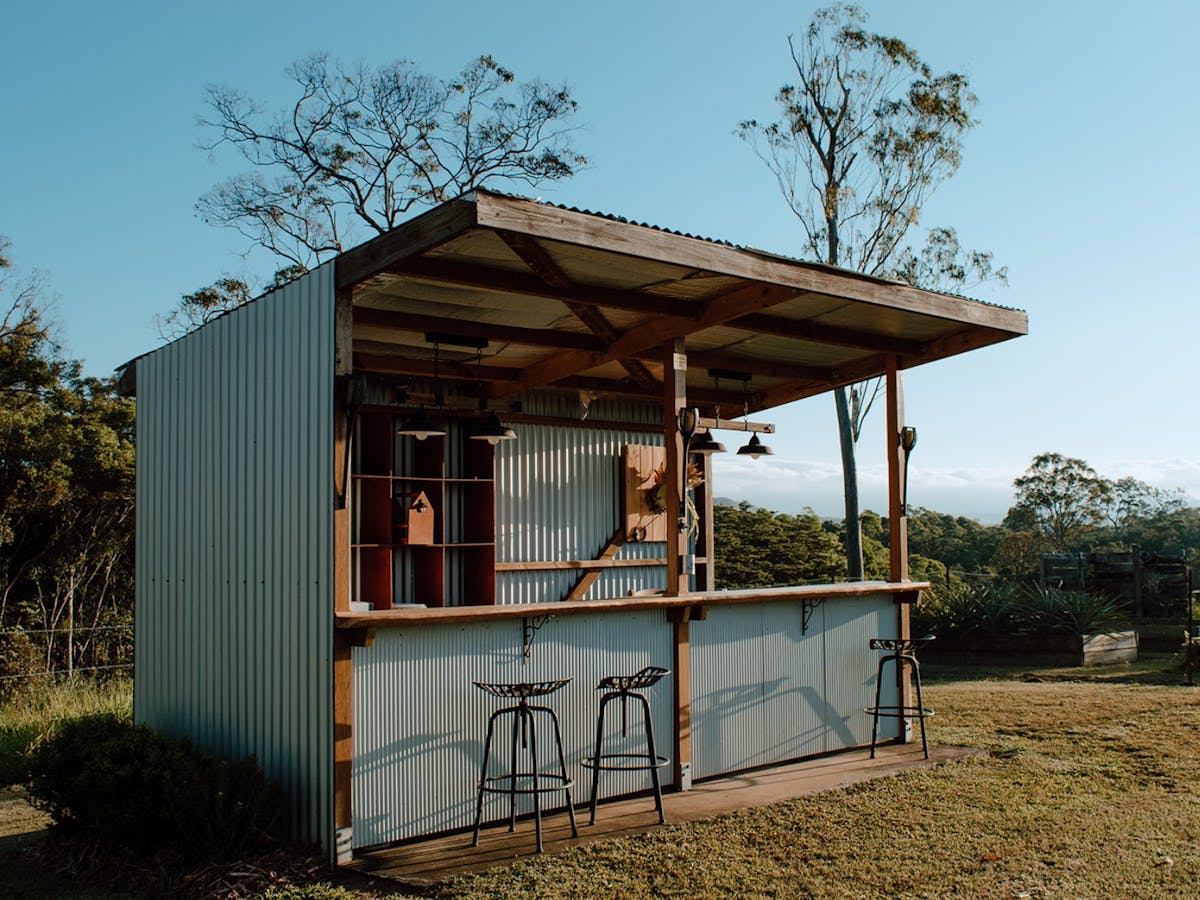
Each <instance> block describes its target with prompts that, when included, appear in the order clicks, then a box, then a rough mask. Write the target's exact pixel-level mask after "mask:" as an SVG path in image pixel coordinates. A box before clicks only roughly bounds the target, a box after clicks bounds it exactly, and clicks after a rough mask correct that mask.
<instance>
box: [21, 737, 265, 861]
mask: <svg viewBox="0 0 1200 900" xmlns="http://www.w3.org/2000/svg"><path fill="white" fill-rule="evenodd" d="M29 768H30V795H31V797H32V799H33V802H34V805H35V806H37V807H39V808H40V809H43V810H45V811H46V812H48V813H49V814H50V815H51V816H52V817H53V818H54V819H55V821H57V822H59V823H60V824H63V825H65V826H68V827H70V828H74V829H78V830H79V831H81V832H83V833H85V834H88V835H91V836H94V837H99V838H103V839H105V840H108V841H111V842H113V843H116V844H120V845H123V846H126V847H129V848H131V849H135V850H139V851H146V850H157V849H166V848H170V849H174V850H176V851H178V852H179V853H181V854H182V855H184V856H186V857H189V858H192V859H225V858H228V857H230V856H232V855H234V854H236V853H238V852H240V851H242V850H245V849H247V848H249V847H252V846H253V845H255V844H257V843H262V842H265V841H266V840H268V839H269V838H270V835H271V832H272V830H273V829H274V828H275V826H276V824H277V823H278V821H279V813H280V809H281V803H280V797H279V790H278V787H277V786H276V785H274V784H273V783H271V782H269V781H268V780H267V779H266V777H265V776H264V775H263V773H262V771H261V770H260V769H259V768H258V764H257V763H256V761H255V760H254V758H253V757H250V758H248V759H245V760H242V761H240V762H230V761H227V760H224V759H220V758H219V757H216V756H213V755H211V754H208V753H203V752H200V751H198V750H195V749H193V747H192V746H191V743H190V742H189V741H186V740H178V739H174V738H169V737H167V736H165V735H163V734H160V733H158V732H156V731H153V730H151V729H149V728H147V727H145V726H144V725H132V724H130V723H128V722H126V721H122V720H121V719H119V718H118V717H116V716H113V715H109V714H101V715H92V716H84V717H81V718H78V719H75V720H72V721H69V722H66V723H64V724H63V725H62V727H61V728H60V729H59V730H58V733H57V734H55V735H54V736H52V737H50V738H49V739H48V740H47V741H45V742H44V743H43V744H42V745H41V746H40V747H38V748H37V749H35V750H34V752H33V754H32V758H31V760H30V766H29Z"/></svg>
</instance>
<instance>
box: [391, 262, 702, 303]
mask: <svg viewBox="0 0 1200 900" xmlns="http://www.w3.org/2000/svg"><path fill="white" fill-rule="evenodd" d="M387 271H388V272H389V273H391V274H393V275H399V276H401V277H403V278H412V279H416V280H418V281H422V280H423V281H432V282H437V283H440V284H453V285H457V286H459V287H466V288H475V289H477V290H483V291H494V292H496V293H500V294H525V295H528V296H530V297H541V298H543V299H546V300H557V301H559V302H560V303H578V304H581V305H583V306H600V307H611V308H613V309H624V310H629V311H631V312H639V313H646V314H648V315H649V314H654V315H664V316H685V317H686V316H692V315H695V314H696V313H697V312H698V309H697V305H696V304H695V303H692V302H689V301H686V300H675V299H673V298H670V297H660V296H657V295H655V294H649V293H645V292H641V291H629V290H617V289H615V288H601V287H591V286H587V285H576V286H575V287H572V288H556V287H552V286H551V285H549V284H547V283H546V282H544V281H542V280H541V279H540V278H538V277H537V276H536V275H531V274H530V275H527V274H525V273H523V272H512V271H510V270H508V269H499V268H495V267H490V266H476V265H471V264H469V263H463V262H447V261H445V260H441V259H411V260H408V261H406V262H403V263H399V264H397V265H395V266H392V267H390V268H389V269H388V270H387Z"/></svg>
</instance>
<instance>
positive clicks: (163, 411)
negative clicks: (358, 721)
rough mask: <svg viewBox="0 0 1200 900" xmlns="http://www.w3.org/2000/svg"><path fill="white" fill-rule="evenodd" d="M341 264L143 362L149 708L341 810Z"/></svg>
mask: <svg viewBox="0 0 1200 900" xmlns="http://www.w3.org/2000/svg"><path fill="white" fill-rule="evenodd" d="M333 304H334V288H333V266H332V265H325V266H322V267H321V268H319V269H317V270H315V271H313V272H311V273H309V274H308V275H305V276H304V277H302V278H300V279H298V280H297V281H295V282H293V283H292V284H290V285H288V286H286V287H284V288H281V289H280V290H277V291H274V292H272V293H270V294H268V295H266V296H265V297H263V298H261V299H259V300H256V301H254V302H253V303H250V304H247V305H246V306H244V307H242V308H240V309H238V310H236V311H234V312H232V313H230V314H228V315H225V316H222V317H221V318H219V319H217V320H215V321H213V322H211V323H209V324H208V325H206V326H204V327H203V328H201V329H199V330H197V331H195V332H193V333H192V334H190V335H188V336H187V337H184V338H182V339H180V340H178V341H176V342H174V343H172V344H169V345H167V346H166V347H163V348H161V349H160V350H157V351H155V352H154V353H152V354H150V355H148V356H146V357H143V358H142V359H140V360H138V362H137V393H138V417H137V614H136V625H135V633H136V646H137V654H136V660H137V665H136V669H135V674H134V714H135V718H136V719H137V721H139V722H144V723H146V724H147V725H150V726H152V727H155V728H160V729H162V730H164V731H167V732H169V733H172V734H179V735H188V736H190V737H191V738H192V739H193V740H194V742H195V743H196V744H197V745H198V746H200V747H204V748H206V749H210V750H213V751H215V752H217V753H220V754H222V755H226V756H231V757H243V756H246V755H247V754H250V753H254V754H256V755H257V756H258V760H259V763H260V764H261V765H262V767H263V768H264V769H265V770H266V772H267V773H268V774H269V775H270V776H272V777H274V778H278V779H280V780H281V781H282V783H283V785H284V788H285V791H286V795H287V803H288V812H289V824H290V826H291V833H292V836H293V837H294V838H296V839H299V840H312V841H321V842H322V843H324V844H328V842H329V841H330V840H331V836H332V832H333V821H332V798H333V788H332V774H333V766H332V749H333V729H332V720H333V700H332V676H333V667H332V648H333V637H332V626H333V619H332V613H331V611H332V609H333V579H332V575H333V530H332V516H333V480H332V479H333V458H332V453H333V433H332V424H333V407H332V402H333Z"/></svg>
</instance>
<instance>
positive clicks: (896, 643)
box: [864, 637, 933, 759]
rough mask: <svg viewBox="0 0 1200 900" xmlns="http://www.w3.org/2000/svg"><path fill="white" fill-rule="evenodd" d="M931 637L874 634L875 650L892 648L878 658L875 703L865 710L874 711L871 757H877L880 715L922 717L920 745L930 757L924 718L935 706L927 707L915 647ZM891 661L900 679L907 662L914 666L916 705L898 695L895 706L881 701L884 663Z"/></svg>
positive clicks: (923, 644)
mask: <svg viewBox="0 0 1200 900" xmlns="http://www.w3.org/2000/svg"><path fill="white" fill-rule="evenodd" d="M931 640H933V638H932V637H924V638H918V639H916V640H901V639H895V640H893V639H890V638H871V641H870V644H869V646H870V648H871V649H872V650H890V651H892V652H891V653H888V654H887V655H885V656H882V657H880V659H879V669H878V672H877V673H876V676H875V705H874V706H868V707H867V708H866V709H865V710H864V712H867V713H869V714H870V715H871V759H874V758H875V745H876V742H877V737H878V734H879V718H880V716H883V717H885V718H895V719H901V720H908V719H910V718H912V719H918V720H920V722H921V749H922V750H924V752H925V758H926V759H929V741H928V739H927V738H926V735H925V720H926V719H927V718H928V717H929V716H932V715H933V710H932V709H927V708H926V707H925V700H924V698H923V697H922V696H921V665H920V663H918V662H917V657H916V651H917V650H918V649H920V648H921V647H923V646H925V644H927V643H929V641H931ZM889 662H890V663H892V664H893V665H894V666H895V667H896V677H897V679H900V678H901V677H902V676H903V675H904V666H905V665H908V666H911V667H912V673H913V683H914V685H915V687H916V690H917V703H916V706H906V705H904V703H903V699H902V697H900V698H897V700H896V705H895V706H882V705H881V700H880V698H881V692H882V690H883V667H884V664H886V663H889Z"/></svg>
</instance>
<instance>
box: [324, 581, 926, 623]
mask: <svg viewBox="0 0 1200 900" xmlns="http://www.w3.org/2000/svg"><path fill="white" fill-rule="evenodd" d="M929 586H930V584H929V582H927V581H902V582H894V581H857V582H845V583H841V584H805V585H797V586H795V587H774V588H748V589H745V590H737V591H706V592H701V591H696V592H692V593H688V594H682V595H680V596H673V597H667V596H661V595H654V596H648V597H647V596H638V597H613V598H608V599H603V600H573V601H566V602H555V603H511V604H501V605H496V606H446V607H436V608H426V607H414V606H397V607H393V608H392V609H380V610H374V611H372V612H350V611H348V610H344V611H338V612H337V613H335V624H336V626H337V627H338V628H351V629H353V628H397V627H406V626H417V625H439V624H446V623H452V622H476V621H479V620H483V619H523V618H532V617H535V616H561V615H571V614H574V613H597V612H603V613H619V612H625V611H628V610H644V609H665V610H673V609H688V608H691V607H706V606H727V605H728V606H732V605H737V604H742V603H772V602H779V601H787V600H794V601H798V602H809V603H815V602H819V601H823V600H832V599H836V598H839V597H860V596H863V595H866V594H881V593H889V594H893V595H894V597H895V600H896V601H897V602H898V603H915V602H916V601H917V600H918V598H919V597H920V594H921V591H923V590H926V589H927V588H928V587H929Z"/></svg>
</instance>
